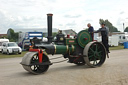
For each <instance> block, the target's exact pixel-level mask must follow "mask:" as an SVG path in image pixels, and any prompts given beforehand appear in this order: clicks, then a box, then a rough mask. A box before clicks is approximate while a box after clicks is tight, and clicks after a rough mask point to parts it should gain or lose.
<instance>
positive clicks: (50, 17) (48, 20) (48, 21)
mask: <svg viewBox="0 0 128 85" xmlns="http://www.w3.org/2000/svg"><path fill="white" fill-rule="evenodd" d="M52 16H53V14H47V23H48V24H47V25H48V37H47V38H48V43H52V38H53V37H52Z"/></svg>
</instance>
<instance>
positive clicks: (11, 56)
mask: <svg viewBox="0 0 128 85" xmlns="http://www.w3.org/2000/svg"><path fill="white" fill-rule="evenodd" d="M109 49H110V51H111V50H120V49H124V46H117V47H110V48H109ZM27 52H28V51H23V52H22V54H10V55H7V54H2V53H0V59H2V58H14V57H23V56H24V55H25V53H27Z"/></svg>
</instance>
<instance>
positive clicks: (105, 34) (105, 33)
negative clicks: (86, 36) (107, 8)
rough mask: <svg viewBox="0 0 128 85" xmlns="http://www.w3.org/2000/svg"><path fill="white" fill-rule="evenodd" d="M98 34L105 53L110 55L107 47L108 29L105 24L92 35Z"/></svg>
mask: <svg viewBox="0 0 128 85" xmlns="http://www.w3.org/2000/svg"><path fill="white" fill-rule="evenodd" d="M98 32H101V36H102V43H103V45H104V46H105V48H106V51H107V52H108V53H110V52H109V45H108V36H109V29H108V27H106V26H105V24H104V23H102V24H101V28H100V29H99V30H97V31H95V32H94V33H98Z"/></svg>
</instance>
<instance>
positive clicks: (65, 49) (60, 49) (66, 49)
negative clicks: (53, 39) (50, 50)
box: [54, 45, 75, 54]
mask: <svg viewBox="0 0 128 85" xmlns="http://www.w3.org/2000/svg"><path fill="white" fill-rule="evenodd" d="M54 48H55V51H54V54H66V53H73V52H74V50H75V46H74V45H71V46H68V45H54Z"/></svg>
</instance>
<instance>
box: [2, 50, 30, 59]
mask: <svg viewBox="0 0 128 85" xmlns="http://www.w3.org/2000/svg"><path fill="white" fill-rule="evenodd" d="M27 52H28V51H23V52H22V53H21V54H10V55H7V54H2V53H0V59H2V58H14V57H23V56H24V55H25V53H27Z"/></svg>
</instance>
